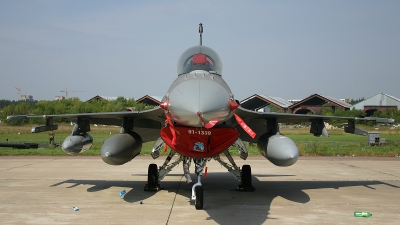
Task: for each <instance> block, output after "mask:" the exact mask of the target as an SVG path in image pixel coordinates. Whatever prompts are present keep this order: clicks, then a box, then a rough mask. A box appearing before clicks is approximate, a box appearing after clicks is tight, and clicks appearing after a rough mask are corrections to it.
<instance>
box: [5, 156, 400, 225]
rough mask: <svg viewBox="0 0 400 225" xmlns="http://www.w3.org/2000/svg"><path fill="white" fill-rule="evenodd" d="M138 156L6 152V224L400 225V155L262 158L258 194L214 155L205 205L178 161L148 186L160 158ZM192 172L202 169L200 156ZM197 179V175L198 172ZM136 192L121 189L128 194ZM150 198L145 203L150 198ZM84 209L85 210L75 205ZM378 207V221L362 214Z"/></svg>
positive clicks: (256, 168)
mask: <svg viewBox="0 0 400 225" xmlns="http://www.w3.org/2000/svg"><path fill="white" fill-rule="evenodd" d="M161 158H162V157H160V158H159V159H157V160H153V159H152V158H151V157H145V156H141V157H137V158H135V159H133V160H132V161H131V162H129V163H127V164H125V165H122V166H110V165H107V164H105V163H104V162H103V161H102V160H101V158H100V157H82V156H78V157H70V156H65V157H35V156H33V157H6V156H3V157H0V182H1V184H0V218H1V224H191V225H192V224H202V225H203V224H398V223H399V221H400V213H399V212H400V158H345V157H301V158H300V159H299V161H298V162H297V163H296V164H295V165H293V166H291V167H276V166H274V165H273V164H271V163H270V162H269V161H268V160H266V159H264V158H262V157H249V159H247V160H246V161H243V160H242V159H240V158H235V160H236V162H237V164H238V165H239V166H242V165H244V164H249V165H251V168H252V175H253V176H252V181H253V186H254V187H255V188H256V190H255V191H254V192H237V191H235V189H236V186H237V182H236V180H235V179H234V177H233V176H232V175H231V174H230V173H228V172H227V171H226V169H225V168H224V167H222V166H220V164H219V163H218V162H216V161H214V160H211V161H210V162H208V164H207V167H208V174H207V177H206V178H203V179H202V183H203V188H204V209H203V210H196V209H195V207H194V205H193V203H192V202H191V201H190V196H191V187H192V184H191V185H189V184H186V182H185V179H184V177H183V176H182V173H183V171H182V164H180V165H178V166H177V167H176V168H175V169H174V170H172V172H171V173H170V174H169V175H167V177H166V178H165V179H164V180H163V181H162V182H161V186H162V187H163V190H161V191H159V192H155V193H153V192H144V191H143V188H144V186H145V184H146V183H147V168H148V165H149V164H150V163H157V164H158V165H161V164H162V163H163V162H164V159H161ZM191 171H194V167H193V163H192V167H191ZM192 178H193V180H194V181H196V180H197V179H196V177H195V175H194V173H193V174H192ZM123 190H125V191H126V194H125V195H123V196H122V197H120V196H119V193H120V192H121V191H123ZM141 201H142V203H143V204H140V202H141ZM73 207H78V208H79V211H73V210H72V208H73ZM354 211H368V212H370V213H372V214H373V215H372V217H369V218H355V217H354V216H353V213H354Z"/></svg>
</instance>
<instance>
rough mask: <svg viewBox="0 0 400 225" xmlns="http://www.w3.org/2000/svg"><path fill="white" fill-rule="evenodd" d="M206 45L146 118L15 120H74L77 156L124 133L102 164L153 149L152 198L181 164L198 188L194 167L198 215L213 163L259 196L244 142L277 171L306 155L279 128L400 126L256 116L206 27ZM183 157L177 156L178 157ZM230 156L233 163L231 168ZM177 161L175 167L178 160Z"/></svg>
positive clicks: (187, 57) (186, 56)
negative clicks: (94, 128) (225, 73)
mask: <svg viewBox="0 0 400 225" xmlns="http://www.w3.org/2000/svg"><path fill="white" fill-rule="evenodd" d="M199 33H200V44H199V45H197V46H194V47H191V48H189V49H187V50H186V51H185V52H183V54H182V55H181V57H180V58H179V60H178V66H177V69H178V76H177V78H176V79H175V81H174V82H173V83H172V84H171V86H170V88H169V89H168V91H167V93H166V94H165V96H164V98H163V100H162V101H161V103H160V106H158V107H156V108H154V109H150V110H145V111H125V112H104V113H78V114H58V115H18V116H9V117H8V118H7V119H8V120H17V119H27V118H45V119H46V125H45V126H38V127H33V128H32V132H43V131H49V130H56V129H57V128H58V126H57V125H56V124H53V118H60V117H64V118H70V119H71V121H72V122H74V123H75V125H74V127H73V130H72V133H71V135H70V136H68V137H67V138H66V139H65V140H64V142H63V143H62V149H63V150H64V151H65V152H66V153H68V154H71V155H76V154H79V153H81V152H83V151H85V150H87V149H89V148H90V147H91V145H92V143H93V138H92V137H91V136H90V135H89V133H88V132H89V131H90V124H104V125H117V126H120V127H121V128H120V132H119V133H118V134H116V135H114V136H111V137H110V138H108V139H107V140H106V141H105V142H104V144H103V145H102V148H101V157H102V159H103V161H104V162H105V163H107V164H110V165H122V164H125V163H127V162H129V161H131V160H132V159H133V158H135V157H136V156H137V155H139V154H140V151H141V149H142V143H144V142H150V141H151V142H154V147H153V149H152V154H151V155H152V157H153V158H154V159H156V158H158V157H159V156H160V151H162V150H164V151H169V154H168V156H167V158H166V159H165V162H164V163H163V165H161V166H160V167H158V166H157V165H156V164H154V163H153V164H150V165H149V167H148V179H147V184H146V185H145V187H144V190H145V191H158V190H160V182H161V181H162V180H163V178H164V177H165V176H166V175H167V174H168V173H169V172H170V171H171V170H172V169H173V168H174V167H176V166H177V165H178V164H180V163H181V162H182V164H183V175H184V176H185V178H186V180H187V182H188V183H191V182H192V178H191V174H190V170H189V168H190V165H191V163H192V162H193V163H194V167H195V174H196V175H197V182H196V183H195V184H194V185H193V187H192V196H191V199H192V200H193V201H194V203H195V204H194V205H195V208H196V209H202V208H203V187H202V183H201V178H202V176H203V174H204V173H205V172H206V171H205V168H206V164H207V162H208V161H210V160H212V159H213V160H216V161H218V162H219V163H220V164H221V165H222V166H223V167H225V168H226V169H227V170H228V171H229V172H230V173H231V174H232V175H233V176H234V178H235V179H236V180H237V182H238V186H237V190H238V191H254V189H255V188H254V187H253V186H252V178H251V167H250V165H243V166H242V167H241V168H240V167H239V166H238V165H237V164H236V162H235V160H234V159H233V157H232V156H231V154H230V152H229V149H232V148H231V147H234V148H237V149H238V150H239V152H240V157H241V158H242V159H243V160H246V158H247V156H248V152H247V149H246V146H245V145H244V143H243V141H247V142H252V143H257V147H258V150H259V151H260V153H261V155H262V156H264V157H265V158H266V159H268V160H269V161H270V162H271V163H273V164H275V165H276V166H290V165H293V164H294V163H296V161H297V159H298V157H299V151H298V149H297V147H296V145H295V143H294V142H293V141H292V140H291V139H290V138H288V137H286V136H284V135H282V134H281V133H280V131H279V125H278V123H293V122H310V123H311V128H310V133H312V134H314V135H316V136H321V135H322V136H327V135H328V133H327V130H326V128H325V125H324V122H326V121H329V120H347V121H348V123H347V126H346V127H345V131H346V132H348V133H354V134H364V133H365V132H364V131H362V130H360V129H358V128H356V127H355V121H356V120H374V121H378V122H393V121H394V120H393V119H385V118H357V117H356V118H354V117H332V116H320V115H296V114H288V113H268V112H256V111H251V110H247V109H244V108H242V107H241V106H240V103H239V101H237V100H236V99H235V98H234V95H233V93H232V91H231V90H230V88H229V86H228V84H227V83H226V82H225V81H224V79H223V78H222V62H221V59H220V57H219V56H218V54H217V53H216V52H215V51H214V50H213V49H211V48H209V47H206V46H203V45H202V33H203V25H202V24H201V23H200V25H199ZM174 156H177V157H174ZM221 156H225V157H226V159H227V160H228V161H229V162H225V161H224V160H223V159H222V158H221ZM173 158H174V159H175V160H174V161H173V162H171V160H172V159H173Z"/></svg>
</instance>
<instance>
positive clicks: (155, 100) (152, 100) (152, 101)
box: [136, 95, 162, 106]
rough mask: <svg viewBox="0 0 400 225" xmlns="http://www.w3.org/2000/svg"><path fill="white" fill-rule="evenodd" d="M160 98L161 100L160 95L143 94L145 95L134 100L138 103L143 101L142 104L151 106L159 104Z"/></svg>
mask: <svg viewBox="0 0 400 225" xmlns="http://www.w3.org/2000/svg"><path fill="white" fill-rule="evenodd" d="M161 100H162V97H160V96H150V95H145V96H143V97H141V98H139V99H138V100H136V102H140V103H144V104H147V105H152V106H159V105H160V102H161Z"/></svg>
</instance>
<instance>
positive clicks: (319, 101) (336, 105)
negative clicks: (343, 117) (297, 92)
mask: <svg viewBox="0 0 400 225" xmlns="http://www.w3.org/2000/svg"><path fill="white" fill-rule="evenodd" d="M351 107H352V106H351V105H350V104H349V103H347V102H345V101H342V100H339V99H337V98H333V97H328V96H322V95H319V94H313V95H311V96H309V97H308V98H305V99H303V100H301V101H299V102H297V103H296V104H293V105H291V106H289V111H290V112H292V113H293V114H307V113H309V112H312V113H314V114H316V115H321V109H322V108H329V109H333V110H336V109H342V110H349V109H350V108H351Z"/></svg>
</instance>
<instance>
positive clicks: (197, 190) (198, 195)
mask: <svg viewBox="0 0 400 225" xmlns="http://www.w3.org/2000/svg"><path fill="white" fill-rule="evenodd" d="M208 160H209V159H193V161H194V165H195V171H196V175H197V183H196V184H194V185H193V187H192V200H194V205H195V207H196V209H203V204H204V197H203V196H204V195H203V187H202V184H201V177H202V176H203V170H204V167H205V166H206V163H207V161H208Z"/></svg>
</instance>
